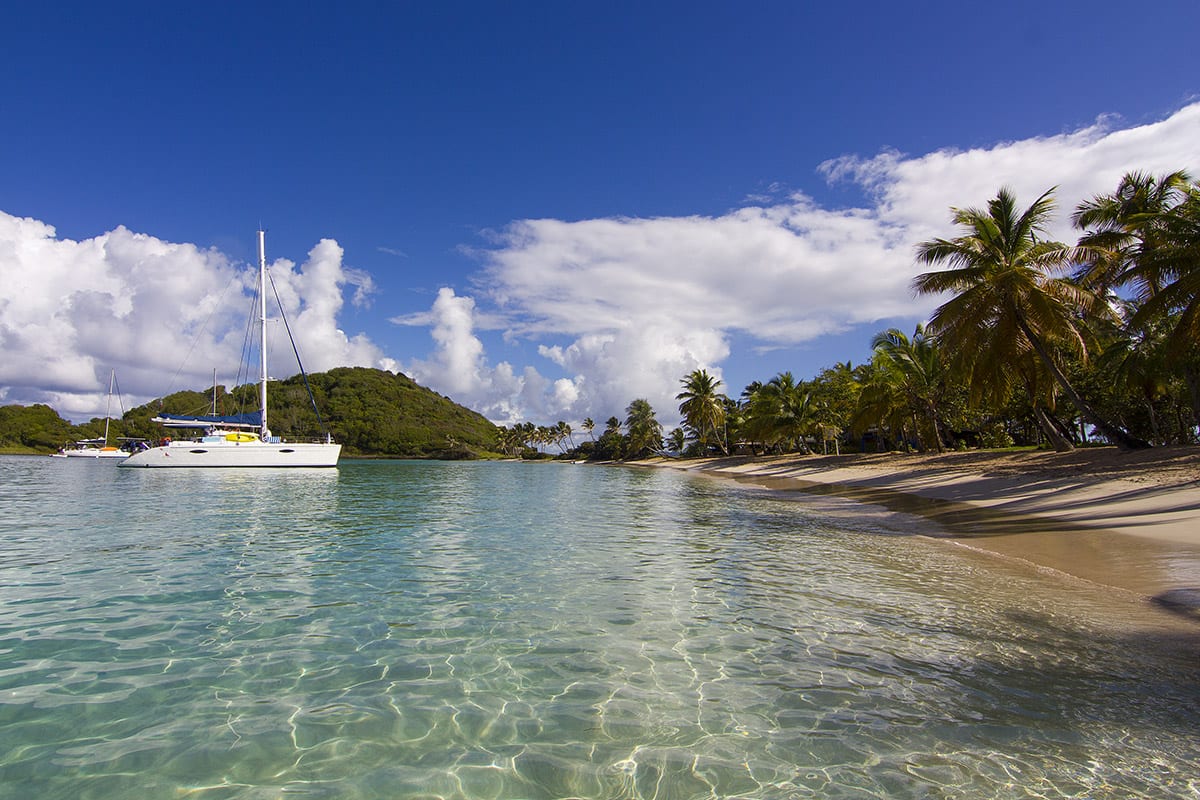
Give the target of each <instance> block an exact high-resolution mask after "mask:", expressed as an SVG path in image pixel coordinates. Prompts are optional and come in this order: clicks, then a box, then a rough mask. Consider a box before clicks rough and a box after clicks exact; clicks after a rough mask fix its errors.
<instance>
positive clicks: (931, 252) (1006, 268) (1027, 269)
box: [913, 188, 1149, 449]
mask: <svg viewBox="0 0 1200 800" xmlns="http://www.w3.org/2000/svg"><path fill="white" fill-rule="evenodd" d="M1053 193H1054V190H1053V189H1051V190H1050V191H1047V192H1046V193H1045V194H1043V195H1042V196H1041V197H1039V198H1038V199H1037V200H1035V201H1034V203H1033V205H1031V206H1030V207H1029V208H1028V209H1026V210H1025V211H1023V212H1018V210H1017V203H1016V198H1015V197H1014V195H1013V193H1012V192H1011V191H1010V190H1009V189H1007V188H1003V189H1001V190H1000V191H999V193H998V194H997V195H996V197H995V198H994V199H993V200H990V201H989V202H988V207H987V210H980V209H974V208H966V209H954V217H953V219H954V222H955V223H956V224H957V225H959V226H961V227H963V228H965V232H964V233H963V235H961V236H959V237H957V238H955V239H933V240H931V241H927V242H923V243H921V244H920V245H918V246H917V260H918V261H919V262H921V263H924V264H939V265H940V264H946V265H948V268H947V269H943V270H939V271H936V272H926V273H923V274H921V275H918V276H917V277H916V278H915V279H914V281H913V287H914V289H915V290H916V291H917V293H918V294H942V293H944V292H951V293H953V295H954V296H953V297H952V298H951V299H950V300H948V301H947V302H945V303H943V304H942V305H941V306H939V307H938V309H937V311H935V312H934V314H933V317H932V318H931V319H930V321H929V329H930V330H931V331H933V332H934V333H936V334H937V335H939V336H941V337H943V338H944V340H945V341H946V342H947V344H948V345H950V346H953V347H955V348H957V349H958V351H959V352H960V353H963V354H970V355H969V356H968V358H970V359H971V360H972V361H973V362H978V361H979V360H980V359H982V360H983V361H984V362H988V361H990V362H992V363H991V364H987V363H985V364H984V368H983V369H980V370H977V371H976V370H972V373H971V374H972V380H973V381H974V380H978V379H980V378H981V377H983V378H986V377H987V376H989V375H994V374H995V373H994V371H993V370H994V369H1003V367H1002V366H1001V365H1003V364H1014V363H1016V362H1018V361H1020V360H1021V359H1022V358H1023V357H1024V356H1025V355H1026V354H1027V353H1029V352H1030V351H1032V352H1033V353H1036V354H1037V358H1038V361H1039V362H1040V363H1041V365H1042V366H1043V367H1044V368H1045V369H1046V371H1047V372H1048V373H1049V374H1050V375H1051V376H1052V377H1053V378H1054V381H1055V383H1057V384H1058V386H1059V387H1060V388H1061V389H1062V391H1063V393H1064V394H1066V395H1067V397H1069V398H1070V399H1071V402H1072V403H1074V404H1075V407H1076V408H1078V409H1079V412H1080V413H1081V414H1083V416H1084V418H1085V419H1087V421H1088V422H1089V423H1091V424H1092V425H1094V426H1095V427H1096V428H1097V429H1098V430H1099V431H1100V432H1101V433H1102V434H1103V435H1104V436H1105V437H1106V438H1108V439H1109V441H1112V442H1114V443H1116V444H1117V445H1118V446H1119V447H1121V448H1122V449H1132V448H1139V447H1148V446H1149V443H1148V442H1145V441H1143V440H1141V439H1139V438H1137V437H1135V436H1132V435H1130V434H1129V433H1128V432H1126V431H1124V430H1122V429H1121V428H1119V427H1117V426H1116V425H1115V424H1113V423H1111V422H1109V421H1108V420H1106V419H1103V418H1102V417H1101V416H1100V415H1099V414H1098V413H1097V412H1096V411H1095V409H1093V408H1092V406H1091V404H1090V403H1088V402H1087V401H1086V400H1084V399H1083V397H1082V396H1081V395H1080V394H1079V392H1077V391H1076V390H1075V387H1074V386H1072V385H1071V383H1070V381H1069V380H1068V379H1067V376H1066V374H1065V373H1064V371H1063V369H1062V367H1061V366H1060V365H1059V364H1058V361H1057V360H1056V358H1055V353H1054V348H1064V349H1067V350H1073V351H1074V352H1076V353H1078V354H1079V355H1080V357H1082V358H1086V355H1087V347H1086V345H1085V342H1084V339H1083V334H1082V332H1081V330H1080V328H1079V327H1078V326H1077V324H1076V321H1077V319H1078V315H1079V314H1080V313H1086V312H1088V311H1090V310H1091V309H1092V307H1093V301H1094V295H1093V294H1092V293H1091V292H1089V291H1087V290H1086V289H1084V288H1083V287H1082V286H1080V285H1078V284H1076V283H1072V282H1071V281H1069V280H1066V279H1063V278H1060V277H1055V274H1056V273H1060V272H1062V271H1064V270H1065V269H1067V268H1069V267H1070V266H1071V265H1072V264H1076V263H1080V262H1081V261H1083V260H1084V256H1085V255H1087V253H1086V251H1084V250H1081V249H1079V248H1074V247H1068V246H1066V245H1063V244H1060V243H1058V242H1050V241H1044V240H1042V239H1041V238H1040V237H1039V234H1040V233H1041V231H1042V230H1043V229H1044V226H1045V223H1046V221H1047V219H1048V218H1049V216H1050V213H1051V211H1052V210H1053V208H1054V202H1053V198H1052V196H1053Z"/></svg>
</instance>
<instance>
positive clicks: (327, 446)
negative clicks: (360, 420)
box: [120, 230, 342, 467]
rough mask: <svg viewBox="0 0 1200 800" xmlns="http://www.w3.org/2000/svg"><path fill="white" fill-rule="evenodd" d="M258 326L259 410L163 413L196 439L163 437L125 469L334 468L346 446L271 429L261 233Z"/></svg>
mask: <svg viewBox="0 0 1200 800" xmlns="http://www.w3.org/2000/svg"><path fill="white" fill-rule="evenodd" d="M258 282H259V286H258V289H259V291H258V296H259V322H260V329H261V330H260V337H261V338H260V354H261V357H260V361H259V367H260V373H259V409H258V411H257V412H254V413H249V414H238V415H233V416H218V415H197V416H178V415H171V414H162V415H159V416H157V417H155V418H154V419H153V421H154V422H158V423H160V424H162V425H164V426H166V427H167V428H171V429H193V430H196V429H199V430H201V431H203V433H202V434H201V435H199V436H195V437H194V438H187V439H178V440H176V439H173V438H164V439H162V440H161V441H160V442H159V443H158V445H157V446H154V447H147V448H145V449H143V450H140V451H138V452H136V453H134V454H133V455H131V456H130V457H129V458H127V459H125V460H124V461H122V462H121V464H120V466H122V467H336V466H337V462H338V457H339V456H340V454H341V450H342V446H341V445H340V444H337V443H335V442H334V441H333V439H332V437H330V436H329V435H328V434H327V435H326V436H325V440H324V441H317V442H289V441H285V440H284V439H283V438H282V437H279V436H275V435H273V434H272V433H271V430H270V428H268V427H267V381H268V378H267V346H266V338H267V300H266V297H267V257H266V247H265V234H264V233H263V231H261V230H260V231H259V232H258Z"/></svg>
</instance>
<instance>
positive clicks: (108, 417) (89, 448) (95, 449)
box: [54, 369, 129, 458]
mask: <svg viewBox="0 0 1200 800" xmlns="http://www.w3.org/2000/svg"><path fill="white" fill-rule="evenodd" d="M116 382H117V371H116V370H115V369H114V370H111V371H110V372H109V375H108V407H107V408H105V410H104V438H103V439H80V440H79V441H77V442H75V444H73V445H71V446H70V447H64V448H63V449H61V450H59V451H58V452H57V453H54V455H55V456H57V457H59V458H128V457H129V451H128V450H122V449H121V448H119V447H115V446H113V445H110V444H109V443H108V424H109V422H111V421H112V396H113V387H114V386H115V385H116Z"/></svg>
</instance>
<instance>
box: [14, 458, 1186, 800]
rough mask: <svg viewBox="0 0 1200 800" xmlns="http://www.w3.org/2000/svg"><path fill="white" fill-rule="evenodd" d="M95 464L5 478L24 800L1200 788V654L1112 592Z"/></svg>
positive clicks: (318, 488) (995, 565)
mask: <svg viewBox="0 0 1200 800" xmlns="http://www.w3.org/2000/svg"><path fill="white" fill-rule="evenodd" d="M81 462H82V460H78V461H72V460H57V459H29V458H24V459H22V458H0V475H2V480H0V508H3V509H4V511H5V523H4V526H3V528H2V529H0V530H2V534H0V548H2V549H0V553H2V554H3V559H2V561H0V600H2V601H3V605H2V606H0V735H2V741H4V743H5V745H6V747H5V750H6V751H7V752H5V753H0V797H14V798H16V797H30V796H39V797H52V796H61V797H96V798H109V797H113V798H116V797H129V796H131V795H135V794H137V793H141V794H143V795H147V796H179V795H183V796H195V797H206V798H218V797H239V798H241V797H278V796H280V795H281V794H282V793H285V792H286V793H287V794H288V796H293V795H297V796H311V797H338V798H383V797H398V796H423V797H435V796H436V797H447V798H449V797H455V798H506V797H537V798H542V797H545V798H553V797H588V798H591V797H597V798H600V797H605V798H607V797H612V798H624V797H631V798H660V799H662V798H703V797H747V798H750V797H761V798H784V797H801V796H821V797H892V798H894V797H900V798H903V797H1077V796H1093V797H1105V796H1110V797H1158V798H1161V797H1181V798H1182V797H1195V796H1196V792H1197V789H1198V786H1197V784H1196V782H1195V781H1196V779H1195V778H1194V777H1193V776H1192V773H1193V771H1194V770H1193V767H1194V764H1195V763H1197V762H1200V733H1198V731H1200V725H1198V724H1197V723H1200V710H1198V708H1200V704H1198V703H1197V699H1200V690H1198V689H1197V688H1196V687H1197V686H1198V685H1200V684H1198V683H1197V678H1198V677H1200V668H1198V667H1197V658H1196V656H1197V652H1198V649H1197V644H1196V635H1195V629H1194V627H1193V628H1183V627H1180V624H1179V623H1177V622H1176V621H1174V620H1173V619H1171V618H1169V617H1167V615H1164V614H1162V613H1161V612H1157V611H1155V610H1154V609H1151V608H1148V607H1145V606H1143V605H1139V604H1136V603H1130V602H1129V600H1128V598H1123V597H1113V596H1109V595H1107V594H1105V593H1104V592H1102V591H1098V590H1097V588H1096V587H1094V586H1091V585H1088V584H1084V583H1082V582H1078V583H1064V582H1063V581H1062V580H1060V579H1058V578H1056V577H1054V576H1047V575H1044V574H1040V573H1038V572H1037V571H1035V570H1029V569H1027V568H1024V567H1022V566H1020V565H1016V564H1006V563H1004V562H999V561H996V560H992V559H987V558H983V557H980V556H978V555H977V554H971V553H964V552H960V551H959V550H958V549H956V548H953V547H950V546H948V545H946V544H945V543H942V542H936V541H930V540H926V539H922V538H913V537H895V536H893V537H880V536H875V535H872V534H871V532H870V530H871V525H872V524H873V523H869V522H865V521H859V522H857V523H856V521H855V520H854V518H853V517H846V516H845V515H844V514H840V515H837V516H833V515H830V514H827V513H823V512H822V511H821V510H820V509H819V508H815V507H807V506H805V505H804V504H803V503H799V502H796V501H788V502H781V501H779V500H778V499H775V498H773V497H770V496H765V495H762V494H761V493H757V492H754V491H750V490H746V489H742V488H739V487H735V486H729V485H725V484H722V483H718V482H714V481H708V480H704V479H702V478H695V477H693V476H688V475H682V474H678V473H674V472H669V471H638V470H622V469H599V468H592V467H583V466H570V465H565V466H564V465H537V464H483V463H468V464H449V463H413V462H354V461H349V462H344V463H343V464H342V466H341V467H340V468H339V469H337V470H314V471H304V470H301V471H287V470H283V471H270V470H263V471H252V472H242V471H218V470H214V471H203V470H197V471H194V472H193V471H179V472H175V471H129V470H119V469H116V468H114V467H112V466H111V465H106V464H101V463H81ZM864 519H869V518H864ZM1117 617H1119V618H1120V619H1121V621H1122V624H1121V625H1119V626H1114V625H1113V624H1111V620H1113V619H1115V618H1117Z"/></svg>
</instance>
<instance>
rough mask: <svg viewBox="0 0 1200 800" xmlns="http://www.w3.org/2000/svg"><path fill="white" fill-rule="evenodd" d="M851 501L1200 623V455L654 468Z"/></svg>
mask: <svg viewBox="0 0 1200 800" xmlns="http://www.w3.org/2000/svg"><path fill="white" fill-rule="evenodd" d="M654 463H655V465H657V466H666V467H672V468H676V469H686V470H698V471H703V472H706V473H711V474H714V475H720V476H725V477H729V478H733V479H737V480H739V481H742V482H745V483H748V484H751V485H756V486H761V487H764V488H766V489H770V490H775V491H781V492H794V493H796V494H797V496H798V498H799V499H802V498H803V495H804V494H809V495H811V494H822V495H832V496H836V497H841V498H848V499H851V500H855V501H858V502H861V503H867V504H870V505H873V506H881V507H883V508H886V509H888V510H890V511H893V512H898V513H900V514H905V515H910V516H911V518H912V520H913V523H912V524H911V526H910V527H909V528H908V530H909V532H911V533H913V534H920V535H929V536H937V537H944V538H947V539H950V540H952V541H953V542H954V543H956V544H959V545H962V546H968V547H973V548H977V549H979V550H983V551H986V552H989V553H993V554H996V555H997V556H1001V557H1005V558H1010V559H1021V560H1024V561H1027V562H1029V563H1030V564H1031V565H1032V566H1033V567H1035V568H1040V569H1046V570H1057V571H1059V572H1062V573H1064V574H1065V575H1067V576H1072V577H1073V578H1076V579H1083V580H1088V581H1092V582H1094V583H1097V584H1101V585H1104V586H1111V587H1113V588H1115V589H1120V590H1124V591H1131V592H1136V593H1138V594H1139V595H1142V596H1144V597H1147V598H1152V599H1156V601H1157V602H1159V603H1162V604H1165V605H1166V606H1169V607H1173V609H1174V610H1176V611H1180V612H1182V613H1184V614H1186V615H1193V616H1195V618H1196V620H1197V622H1200V449H1197V448H1191V447H1177V448H1155V449H1151V450H1145V451H1135V452H1121V451H1119V450H1117V449H1116V448H1110V447H1100V448H1087V449H1080V450H1076V451H1074V452H1071V453H1054V452H1044V451H1038V452H1016V453H1013V452H974V451H970V452H953V453H944V454H941V455H937V454H930V455H916V454H899V453H884V454H870V455H858V454H854V455H841V456H835V455H809V456H799V455H789V456H777V457H759V458H756V457H733V458H723V459H698V460H680V461H666V460H663V461H657V462H654Z"/></svg>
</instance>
